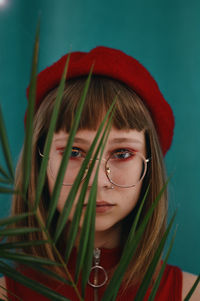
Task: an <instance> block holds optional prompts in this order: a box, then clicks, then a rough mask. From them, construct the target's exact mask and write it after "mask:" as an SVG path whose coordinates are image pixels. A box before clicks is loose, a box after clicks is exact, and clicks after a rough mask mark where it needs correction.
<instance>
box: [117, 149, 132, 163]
mask: <svg viewBox="0 0 200 301" xmlns="http://www.w3.org/2000/svg"><path fill="white" fill-rule="evenodd" d="M133 155H134V153H133V152H131V151H130V150H127V149H120V150H117V151H115V152H114V153H113V154H112V158H113V159H121V160H123V159H128V158H130V157H132V156H133Z"/></svg>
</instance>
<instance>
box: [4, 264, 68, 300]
mask: <svg viewBox="0 0 200 301" xmlns="http://www.w3.org/2000/svg"><path fill="white" fill-rule="evenodd" d="M0 272H1V273H3V274H4V275H6V276H7V277H9V278H11V279H13V280H15V281H17V282H19V283H21V284H23V285H25V286H26V287H28V288H30V289H33V290H35V291H36V292H38V293H41V294H42V295H44V296H46V297H47V298H50V300H55V301H67V300H68V301H70V300H69V299H67V298H65V297H64V296H62V295H60V294H58V293H56V292H55V291H53V290H51V289H50V288H49V287H47V286H45V285H43V284H41V283H39V282H37V281H35V280H33V279H29V278H28V277H26V276H25V275H23V274H22V273H20V272H18V271H17V270H16V269H13V268H11V267H9V266H8V265H6V264H5V263H3V262H0Z"/></svg>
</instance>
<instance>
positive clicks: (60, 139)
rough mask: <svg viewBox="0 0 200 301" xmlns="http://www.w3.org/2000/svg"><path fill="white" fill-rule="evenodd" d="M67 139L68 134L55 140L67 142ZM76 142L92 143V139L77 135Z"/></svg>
mask: <svg viewBox="0 0 200 301" xmlns="http://www.w3.org/2000/svg"><path fill="white" fill-rule="evenodd" d="M67 140H68V136H66V137H62V138H56V139H55V140H54V141H55V142H67ZM74 142H76V143H82V144H90V143H91V141H90V140H87V139H84V138H79V137H75V138H74Z"/></svg>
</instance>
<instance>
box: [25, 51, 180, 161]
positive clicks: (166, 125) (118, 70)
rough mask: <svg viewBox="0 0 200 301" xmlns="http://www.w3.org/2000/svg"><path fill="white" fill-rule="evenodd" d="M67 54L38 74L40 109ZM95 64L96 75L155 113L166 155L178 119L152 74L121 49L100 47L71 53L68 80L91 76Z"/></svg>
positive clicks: (37, 100)
mask: <svg viewBox="0 0 200 301" xmlns="http://www.w3.org/2000/svg"><path fill="white" fill-rule="evenodd" d="M67 55H68V54H66V55H65V56H63V57H62V58H61V59H59V60H58V61H57V62H56V63H54V64H53V65H52V66H50V67H47V68H46V69H45V70H43V71H42V72H40V73H39V74H38V77H37V93H36V109H37V108H38V107H39V105H40V103H41V102H42V100H43V99H44V97H45V96H46V95H47V94H48V92H49V91H50V90H51V89H53V88H55V87H56V86H57V85H58V84H59V82H60V79H61V77H62V73H63V70H64V66H65V63H66V58H67ZM93 64H94V69H93V74H97V75H105V76H108V77H111V78H113V79H117V80H119V81H121V82H123V83H125V84H126V85H127V86H129V87H130V88H132V90H134V91H135V92H136V93H137V94H138V96H140V98H141V99H142V100H143V102H144V103H145V105H146V107H147V108H148V109H149V111H150V113H151V116H152V119H153V121H154V124H155V127H156V130H157V133H158V137H159V140H160V144H161V148H162V151H163V154H164V155H165V154H166V152H167V151H168V149H169V148H170V146H171V143H172V137H173V129H174V116H173V112H172V109H171V107H170V106H169V104H168V103H167V102H166V100H165V99H164V97H163V96H162V94H161V92H160V90H159V88H158V85H157V83H156V81H155V80H154V79H153V77H152V76H151V75H150V73H149V72H148V71H147V70H146V69H145V68H144V67H143V66H142V65H141V64H140V63H139V62H138V61H137V60H136V59H134V58H132V57H131V56H128V55H127V54H125V53H124V52H122V51H120V50H116V49H112V48H107V47H96V48H94V49H92V50H91V51H90V52H88V53H87V52H72V53H71V56H70V62H69V68H68V73H67V79H70V78H75V77H79V76H83V75H87V74H88V73H89V71H90V68H91V66H92V65H93ZM27 94H28V89H27Z"/></svg>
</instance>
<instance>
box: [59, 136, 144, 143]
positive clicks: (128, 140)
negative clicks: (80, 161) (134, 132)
mask: <svg viewBox="0 0 200 301" xmlns="http://www.w3.org/2000/svg"><path fill="white" fill-rule="evenodd" d="M67 138H68V137H63V138H57V139H55V141H56V142H57V141H58V142H59V141H61V142H62V141H67ZM74 142H76V143H81V144H85V145H88V144H91V141H90V140H88V139H85V138H81V137H75V138H74ZM123 142H126V143H136V144H142V141H141V140H139V139H137V138H125V137H121V138H113V139H111V140H110V141H108V143H109V144H117V143H123Z"/></svg>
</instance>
